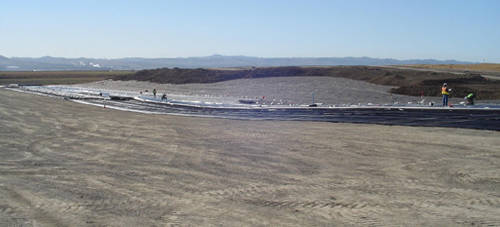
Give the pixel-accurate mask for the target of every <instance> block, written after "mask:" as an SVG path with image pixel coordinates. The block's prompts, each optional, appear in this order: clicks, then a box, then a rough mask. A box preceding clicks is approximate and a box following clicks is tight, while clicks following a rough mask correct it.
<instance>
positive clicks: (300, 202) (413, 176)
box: [0, 89, 500, 226]
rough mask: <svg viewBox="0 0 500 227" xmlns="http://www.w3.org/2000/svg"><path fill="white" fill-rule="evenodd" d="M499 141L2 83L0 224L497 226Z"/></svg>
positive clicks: (471, 133) (486, 135) (477, 134)
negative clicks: (250, 117) (31, 90)
mask: <svg viewBox="0 0 500 227" xmlns="http://www.w3.org/2000/svg"><path fill="white" fill-rule="evenodd" d="M498 138H500V132H493V131H481V130H463V129H452V128H446V129H445V128H420V127H397V126H392V127H391V126H378V125H361V124H357V125H356V124H332V123H311V122H287V121H236V120H223V119H211V118H192V117H175V116H166V115H146V114H138V113H131V112H121V111H116V110H110V109H103V108H98V107H93V106H86V105H81V104H77V103H73V102H70V101H65V100H63V99H55V98H49V97H42V96H35V95H30V94H22V93H16V92H11V91H7V90H4V89H0V147H1V149H0V226H9V225H18V226H165V225H166V226H169V225H180V226H199V225H208V226H210V225H216V226H262V225H269V226H280V225H281V226H325V225H355V226H359V225H369V226H415V225H417V226H421V225H427V226H450V225H453V226H454V225H492V226H498V225H500V190H499V188H500V171H499V166H500V140H499V139H498Z"/></svg>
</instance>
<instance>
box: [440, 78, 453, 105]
mask: <svg viewBox="0 0 500 227" xmlns="http://www.w3.org/2000/svg"><path fill="white" fill-rule="evenodd" d="M450 91H451V88H448V84H447V83H444V84H443V86H442V87H441V94H442V95H443V106H448V96H450V93H449V92H450Z"/></svg>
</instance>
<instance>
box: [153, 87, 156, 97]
mask: <svg viewBox="0 0 500 227" xmlns="http://www.w3.org/2000/svg"><path fill="white" fill-rule="evenodd" d="M153 96H154V97H155V98H156V88H154V89H153Z"/></svg>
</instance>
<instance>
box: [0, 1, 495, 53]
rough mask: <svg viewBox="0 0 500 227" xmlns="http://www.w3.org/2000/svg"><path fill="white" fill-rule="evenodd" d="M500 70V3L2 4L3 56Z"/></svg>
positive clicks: (0, 43) (0, 50)
mask: <svg viewBox="0 0 500 227" xmlns="http://www.w3.org/2000/svg"><path fill="white" fill-rule="evenodd" d="M212 54H222V55H247V56H259V57H344V56H355V57H360V56H369V57H382V58H397V59H415V58H435V59H457V60H467V61H477V62H482V61H483V60H486V61H487V62H500V0H490V1H487V0H449V1H445V0H443V1H440V0H432V1H426V0H406V1H405V0H399V1H389V0H387V1H384V0H365V1H361V0H353V1H347V0H345V1H335V0H326V1H314V0H313V1H306V0H303V1H295V0H283V1H281V0H267V1H265V0H263V1H259V0H248V1H246V0H232V1H229V0H228V1H217V0H200V1H190V0H180V1H166V0H165V1H147V0H144V1H139V0H137V1H114V0H102V1H91V0H89V1H84V0H82V1H71V0H65V1H50V0H44V1H22V0H14V1H11V0H2V1H1V3H0V55H4V56H8V57H12V56H26V57H39V56H45V55H50V56H57V57H98V58H119V57H189V56H208V55H212Z"/></svg>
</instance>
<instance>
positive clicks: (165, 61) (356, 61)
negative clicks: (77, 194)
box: [0, 55, 472, 71]
mask: <svg viewBox="0 0 500 227" xmlns="http://www.w3.org/2000/svg"><path fill="white" fill-rule="evenodd" d="M470 63H472V62H462V61H456V60H434V59H414V60H397V59H391V58H369V57H318V58H306V57H297V58H261V57H248V56H223V55H212V56H207V57H188V58H116V59H99V58H59V57H49V56H46V57H40V58H26V57H12V58H7V57H4V56H2V55H0V71H33V70H38V71H49V70H141V69H153V68H165V67H168V68H173V67H178V68H216V67H249V66H255V67H265V66H312V65H318V66H333V65H373V66H375V65H403V64H470Z"/></svg>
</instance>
